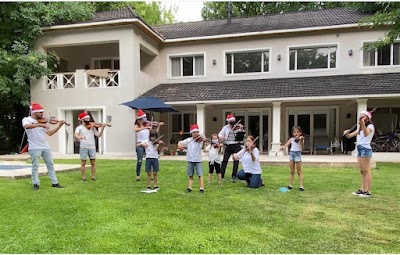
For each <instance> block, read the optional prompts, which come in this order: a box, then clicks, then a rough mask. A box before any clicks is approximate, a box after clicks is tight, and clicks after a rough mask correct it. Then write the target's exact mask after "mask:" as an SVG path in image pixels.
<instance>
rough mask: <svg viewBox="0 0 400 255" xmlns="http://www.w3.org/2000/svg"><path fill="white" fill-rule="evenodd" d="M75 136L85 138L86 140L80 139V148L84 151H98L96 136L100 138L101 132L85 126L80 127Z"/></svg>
mask: <svg viewBox="0 0 400 255" xmlns="http://www.w3.org/2000/svg"><path fill="white" fill-rule="evenodd" d="M75 134H78V135H79V136H84V137H86V139H80V141H79V142H80V147H81V148H83V149H96V141H95V139H94V136H95V135H96V136H98V134H99V132H98V131H97V130H96V128H94V127H92V128H90V129H87V128H86V127H85V126H84V125H79V126H77V127H76V129H75Z"/></svg>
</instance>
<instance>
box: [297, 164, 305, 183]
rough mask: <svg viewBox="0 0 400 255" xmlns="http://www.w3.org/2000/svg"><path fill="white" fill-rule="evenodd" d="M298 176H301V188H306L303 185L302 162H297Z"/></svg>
mask: <svg viewBox="0 0 400 255" xmlns="http://www.w3.org/2000/svg"><path fill="white" fill-rule="evenodd" d="M296 169H297V176H298V177H299V183H300V188H304V186H303V173H302V172H301V162H297V163H296Z"/></svg>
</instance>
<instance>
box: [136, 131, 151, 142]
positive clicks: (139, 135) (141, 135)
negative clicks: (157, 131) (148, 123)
mask: <svg viewBox="0 0 400 255" xmlns="http://www.w3.org/2000/svg"><path fill="white" fill-rule="evenodd" d="M149 138H150V129H148V128H145V129H142V130H140V131H137V132H136V141H137V143H141V142H143V141H144V140H149Z"/></svg>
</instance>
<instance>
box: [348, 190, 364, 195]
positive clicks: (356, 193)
mask: <svg viewBox="0 0 400 255" xmlns="http://www.w3.org/2000/svg"><path fill="white" fill-rule="evenodd" d="M362 193H363V191H362V190H360V189H359V190H358V191H353V192H351V194H352V195H354V196H359V195H361V194H362Z"/></svg>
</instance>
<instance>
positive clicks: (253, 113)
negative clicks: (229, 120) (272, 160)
mask: <svg viewBox="0 0 400 255" xmlns="http://www.w3.org/2000/svg"><path fill="white" fill-rule="evenodd" d="M230 113H233V115H235V117H236V121H239V120H240V123H241V124H242V125H243V126H244V129H245V131H246V136H247V135H252V136H254V138H256V137H258V140H257V144H258V145H259V146H258V149H259V150H260V152H264V153H268V151H269V150H270V142H269V141H271V140H270V134H271V132H269V130H270V128H271V126H270V123H271V120H270V116H271V114H270V109H254V108H253V109H251V108H249V109H240V110H235V109H232V110H225V111H224V116H226V115H228V114H230Z"/></svg>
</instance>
